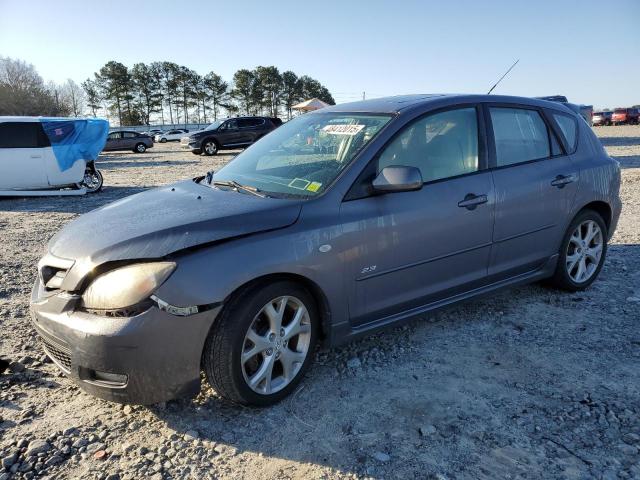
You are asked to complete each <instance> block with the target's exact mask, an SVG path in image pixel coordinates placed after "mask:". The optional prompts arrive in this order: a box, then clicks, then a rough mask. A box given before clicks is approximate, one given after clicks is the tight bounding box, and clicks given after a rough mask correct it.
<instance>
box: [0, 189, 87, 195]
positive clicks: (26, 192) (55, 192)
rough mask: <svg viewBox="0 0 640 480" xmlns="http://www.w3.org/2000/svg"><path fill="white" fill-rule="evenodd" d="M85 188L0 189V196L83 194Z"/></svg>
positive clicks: (85, 191)
mask: <svg viewBox="0 0 640 480" xmlns="http://www.w3.org/2000/svg"><path fill="white" fill-rule="evenodd" d="M85 193H87V190H86V189H85V188H79V189H77V190H0V197H60V196H65V197H69V196H73V195H84V194H85Z"/></svg>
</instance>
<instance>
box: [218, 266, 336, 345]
mask: <svg viewBox="0 0 640 480" xmlns="http://www.w3.org/2000/svg"><path fill="white" fill-rule="evenodd" d="M282 280H288V281H292V282H295V283H297V284H299V285H302V286H303V287H304V288H305V289H306V290H307V291H308V292H309V294H310V295H311V296H312V297H313V299H314V301H315V302H316V307H317V308H318V313H319V315H320V341H321V342H324V341H325V340H326V339H327V338H328V337H329V330H330V326H331V308H330V306H329V300H328V298H327V296H326V294H325V293H324V291H323V290H322V288H321V287H320V286H319V285H318V284H317V283H316V282H314V281H313V280H311V279H310V278H308V277H306V276H304V275H300V274H298V273H291V272H281V273H269V274H266V275H261V276H259V277H256V278H253V279H251V280H249V281H247V282H245V283H243V284H242V285H240V286H238V287H237V288H236V289H234V290H233V291H232V292H231V293H230V294H229V295H227V297H226V298H225V299H224V301H223V307H222V308H223V309H224V308H225V306H226V305H227V304H228V303H229V300H230V299H231V298H233V297H234V296H236V295H238V294H240V293H241V292H243V291H245V290H247V289H250V288H255V287H257V286H258V285H260V284H263V283H272V282H276V281H282ZM213 324H215V321H214V322H213ZM213 324H212V326H211V328H213Z"/></svg>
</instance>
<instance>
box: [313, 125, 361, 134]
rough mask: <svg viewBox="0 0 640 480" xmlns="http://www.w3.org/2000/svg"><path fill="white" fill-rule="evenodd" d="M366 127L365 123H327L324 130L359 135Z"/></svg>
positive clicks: (329, 132) (331, 132)
mask: <svg viewBox="0 0 640 480" xmlns="http://www.w3.org/2000/svg"><path fill="white" fill-rule="evenodd" d="M364 127H365V126H364V125H327V126H326V127H324V128H323V129H322V131H323V132H326V133H328V134H330V135H357V134H358V133H360V132H361V131H362V129H363V128H364Z"/></svg>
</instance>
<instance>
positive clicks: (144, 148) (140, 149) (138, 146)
mask: <svg viewBox="0 0 640 480" xmlns="http://www.w3.org/2000/svg"><path fill="white" fill-rule="evenodd" d="M133 151H134V152H136V153H144V152H146V151H147V146H146V145H145V144H144V143H138V144H136V146H135V147H134V148H133Z"/></svg>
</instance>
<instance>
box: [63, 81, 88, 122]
mask: <svg viewBox="0 0 640 480" xmlns="http://www.w3.org/2000/svg"><path fill="white" fill-rule="evenodd" d="M60 95H61V101H62V103H63V104H64V106H65V109H66V110H69V112H70V114H71V115H73V116H74V117H81V116H83V115H84V111H85V107H86V105H87V95H86V94H85V92H84V90H83V89H82V87H81V86H80V85H78V84H77V83H76V82H74V81H73V80H71V79H70V78H69V79H68V80H67V81H66V82H65V83H63V84H62V86H61V87H60Z"/></svg>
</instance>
